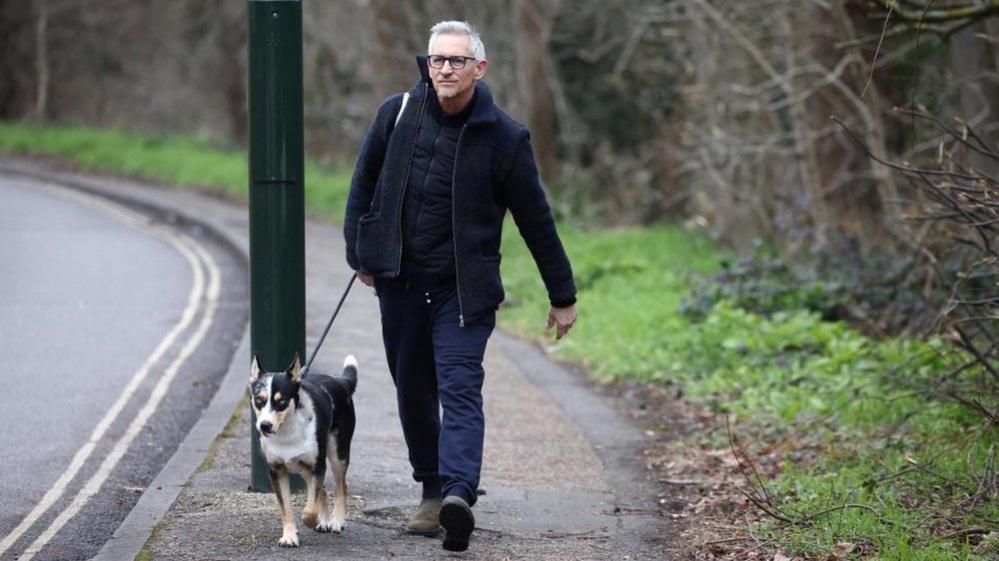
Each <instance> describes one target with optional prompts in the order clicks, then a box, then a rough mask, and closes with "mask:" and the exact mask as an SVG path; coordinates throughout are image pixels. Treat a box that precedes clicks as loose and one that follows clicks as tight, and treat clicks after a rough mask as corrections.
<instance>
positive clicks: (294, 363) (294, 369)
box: [286, 352, 302, 382]
mask: <svg viewBox="0 0 999 561" xmlns="http://www.w3.org/2000/svg"><path fill="white" fill-rule="evenodd" d="M286 373H287V374H288V378H290V379H291V381H292V382H301V381H302V364H301V362H300V361H299V360H298V352H295V358H293V359H291V364H290V365H289V366H288V370H287V371H286Z"/></svg>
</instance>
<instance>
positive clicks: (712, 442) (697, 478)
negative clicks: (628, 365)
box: [591, 382, 779, 560]
mask: <svg viewBox="0 0 999 561" xmlns="http://www.w3.org/2000/svg"><path fill="white" fill-rule="evenodd" d="M591 385H592V386H594V389H595V390H596V391H598V392H599V393H601V394H602V395H604V396H606V397H607V398H608V399H610V400H611V401H612V402H613V403H614V405H615V407H616V408H617V409H618V411H619V412H620V413H621V414H622V415H624V416H625V417H628V418H630V419H631V420H632V421H634V422H635V423H636V424H638V425H639V426H641V427H643V428H644V430H645V431H646V436H648V437H649V440H648V444H647V446H646V447H645V449H644V450H643V452H642V453H643V455H644V462H643V463H644V466H645V469H646V471H647V473H648V476H649V479H650V480H651V481H653V482H655V483H656V487H657V489H658V496H657V501H656V502H657V504H658V505H659V514H660V516H662V517H664V518H670V519H673V520H676V521H678V522H681V524H679V527H680V528H681V533H680V537H679V539H677V538H676V537H670V538H669V543H668V544H667V543H665V542H664V544H663V545H664V546H667V545H668V546H669V547H671V548H674V550H678V553H680V554H681V555H680V557H681V558H685V559H698V560H701V559H705V560H707V559H711V560H735V559H756V558H760V559H770V558H771V555H772V554H773V549H774V548H773V544H772V543H770V542H768V541H767V540H765V539H762V538H759V537H757V536H755V535H754V534H753V530H752V528H753V527H754V526H756V525H757V524H759V523H760V522H761V521H762V520H763V518H764V517H765V514H764V513H763V512H761V511H760V510H759V509H758V508H756V507H755V506H754V505H753V503H752V502H751V501H750V500H749V499H747V498H746V496H745V495H744V494H743V492H742V491H743V490H746V489H749V488H750V487H749V484H748V482H747V480H746V475H745V474H744V473H743V471H742V470H740V464H739V461H738V459H737V457H736V454H735V453H733V451H732V449H731V448H728V447H721V448H720V447H718V443H719V442H727V441H728V438H729V435H728V429H727V426H726V418H725V415H723V414H718V413H715V412H712V411H711V410H709V409H708V408H707V407H704V406H701V405H697V404H694V403H691V402H690V401H687V400H685V399H684V398H683V397H682V394H681V392H680V390H679V389H678V388H677V387H669V386H659V385H651V384H639V383H635V382H617V383H613V384H596V383H591ZM768 457H773V456H763V457H762V458H763V462H764V464H763V465H756V468H757V469H760V470H762V472H763V476H764V477H766V476H767V475H768V474H769V472H771V471H772V470H775V469H778V468H779V466H778V465H777V464H776V462H773V463H771V462H769V461H767V458H768ZM756 461H757V458H756V456H754V462H756Z"/></svg>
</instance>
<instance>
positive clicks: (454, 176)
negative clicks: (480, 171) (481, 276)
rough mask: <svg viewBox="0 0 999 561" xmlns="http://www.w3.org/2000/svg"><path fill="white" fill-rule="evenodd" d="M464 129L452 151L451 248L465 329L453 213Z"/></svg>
mask: <svg viewBox="0 0 999 561" xmlns="http://www.w3.org/2000/svg"><path fill="white" fill-rule="evenodd" d="M466 128H468V123H467V122H466V123H465V124H464V125H462V126H461V132H459V133H458V145H457V146H455V149H454V170H452V172H451V246H452V247H453V248H454V281H455V288H456V291H457V293H458V327H465V313H464V311H463V309H462V307H461V272H460V271H459V267H458V218H457V214H458V213H456V212H455V211H454V206H455V205H454V201H455V198H454V197H455V185H456V184H457V177H458V155H459V154H460V153H461V137H462V136H464V135H465V129H466Z"/></svg>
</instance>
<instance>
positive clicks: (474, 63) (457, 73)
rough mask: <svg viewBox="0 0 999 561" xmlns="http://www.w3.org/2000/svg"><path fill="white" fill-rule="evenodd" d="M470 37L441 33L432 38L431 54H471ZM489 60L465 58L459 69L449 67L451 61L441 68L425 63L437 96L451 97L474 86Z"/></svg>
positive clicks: (484, 73) (483, 73)
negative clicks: (463, 64) (462, 66)
mask: <svg viewBox="0 0 999 561" xmlns="http://www.w3.org/2000/svg"><path fill="white" fill-rule="evenodd" d="M470 42H471V39H470V38H469V37H468V35H456V34H454V35H453V34H441V35H438V36H437V37H435V38H434V42H433V45H431V47H430V53H429V54H431V55H442V56H447V57H450V56H473V54H474V53H472V52H471V50H470V49H469V43H470ZM488 65H489V62H488V61H486V60H466V61H465V67H464V68H462V69H461V70H455V69H454V68H451V63H449V62H445V63H444V66H443V67H442V68H434V67H433V66H430V63H429V62H428V63H427V68H428V69H429V70H430V80H431V81H432V82H433V83H434V90H436V91H437V96H438V97H440V98H442V99H451V98H455V97H458V96H460V95H461V94H462V93H464V92H466V91H468V89H469V88H472V87H474V86H475V81H476V80H481V79H482V77H483V76H485V75H486V68H487V67H488Z"/></svg>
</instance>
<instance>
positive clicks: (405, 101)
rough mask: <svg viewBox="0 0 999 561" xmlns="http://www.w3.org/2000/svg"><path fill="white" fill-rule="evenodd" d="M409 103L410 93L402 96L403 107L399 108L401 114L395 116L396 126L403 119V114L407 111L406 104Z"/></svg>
mask: <svg viewBox="0 0 999 561" xmlns="http://www.w3.org/2000/svg"><path fill="white" fill-rule="evenodd" d="M408 102H409V92H406V93H404V94H402V105H401V106H400V107H399V112H398V113H396V115H395V124H396V125H398V124H399V118H401V117H402V112H403V111H405V110H406V103H408Z"/></svg>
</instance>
